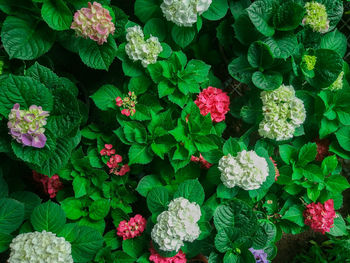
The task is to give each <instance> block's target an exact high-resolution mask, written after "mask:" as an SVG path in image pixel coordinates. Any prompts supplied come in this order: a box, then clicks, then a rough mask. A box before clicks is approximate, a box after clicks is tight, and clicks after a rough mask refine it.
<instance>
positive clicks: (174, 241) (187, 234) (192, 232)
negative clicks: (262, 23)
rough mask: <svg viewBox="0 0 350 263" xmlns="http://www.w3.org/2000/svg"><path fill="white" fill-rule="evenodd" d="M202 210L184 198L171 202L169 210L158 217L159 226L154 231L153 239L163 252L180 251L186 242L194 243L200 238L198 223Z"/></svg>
mask: <svg viewBox="0 0 350 263" xmlns="http://www.w3.org/2000/svg"><path fill="white" fill-rule="evenodd" d="M200 217H201V209H200V207H199V205H198V204H196V203H195V202H193V203H191V202H190V201H188V200H187V199H185V198H183V197H178V198H176V199H174V200H173V201H171V202H170V204H169V206H168V210H167V211H164V212H162V213H161V214H160V215H159V216H158V217H157V224H156V225H155V226H154V228H153V229H152V233H151V236H152V239H153V241H154V242H156V243H157V244H158V246H159V248H160V249H161V250H163V251H178V250H179V249H180V248H181V247H182V246H183V245H184V243H183V242H184V241H188V242H193V241H194V240H196V239H197V238H198V237H199V234H200V230H199V226H198V224H197V222H198V221H199V219H200Z"/></svg>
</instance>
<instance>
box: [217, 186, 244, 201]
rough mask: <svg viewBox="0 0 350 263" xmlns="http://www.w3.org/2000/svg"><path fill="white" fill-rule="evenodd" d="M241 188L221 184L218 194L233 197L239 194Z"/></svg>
mask: <svg viewBox="0 0 350 263" xmlns="http://www.w3.org/2000/svg"><path fill="white" fill-rule="evenodd" d="M238 191H239V188H238V187H234V188H227V187H226V186H225V185H223V184H220V185H219V186H218V188H217V189H216V196H217V197H218V198H223V199H232V198H234V197H235V196H236V195H237V194H238Z"/></svg>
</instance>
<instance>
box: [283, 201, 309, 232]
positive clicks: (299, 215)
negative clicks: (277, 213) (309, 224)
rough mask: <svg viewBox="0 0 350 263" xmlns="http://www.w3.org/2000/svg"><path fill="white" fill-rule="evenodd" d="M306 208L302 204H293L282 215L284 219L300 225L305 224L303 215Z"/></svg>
mask: <svg viewBox="0 0 350 263" xmlns="http://www.w3.org/2000/svg"><path fill="white" fill-rule="evenodd" d="M303 211H304V208H303V207H302V206H300V205H293V206H291V207H290V208H289V209H288V210H287V211H286V213H285V214H284V215H283V216H282V219H285V220H288V221H291V222H293V223H295V224H297V225H298V226H301V227H303V226H304V217H303Z"/></svg>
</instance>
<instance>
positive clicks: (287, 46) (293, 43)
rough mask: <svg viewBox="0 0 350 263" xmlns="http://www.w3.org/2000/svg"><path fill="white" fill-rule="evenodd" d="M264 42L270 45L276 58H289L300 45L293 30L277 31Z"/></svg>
mask: <svg viewBox="0 0 350 263" xmlns="http://www.w3.org/2000/svg"><path fill="white" fill-rule="evenodd" d="M264 43H265V44H266V45H268V46H269V48H270V49H271V52H272V54H273V56H274V57H275V58H282V59H287V58H289V57H290V56H291V55H292V54H293V52H294V50H295V49H296V48H297V46H298V40H297V37H296V36H295V34H293V33H291V32H286V33H284V32H283V33H277V34H275V35H274V36H272V37H267V38H265V39H264Z"/></svg>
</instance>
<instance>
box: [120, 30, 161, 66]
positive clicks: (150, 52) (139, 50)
mask: <svg viewBox="0 0 350 263" xmlns="http://www.w3.org/2000/svg"><path fill="white" fill-rule="evenodd" d="M126 31H127V34H126V40H127V41H128V43H127V44H126V46H125V52H126V54H128V56H129V58H130V59H131V60H133V61H138V60H140V61H141V64H142V66H144V67H145V68H146V67H147V66H148V65H149V64H154V63H156V62H157V58H158V55H159V54H160V53H161V52H162V51H163V48H162V45H161V44H160V43H159V41H158V38H157V37H154V36H152V35H151V36H150V38H149V39H147V40H145V36H144V34H143V32H142V29H141V27H140V26H133V27H129V28H128V29H127V30H126Z"/></svg>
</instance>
